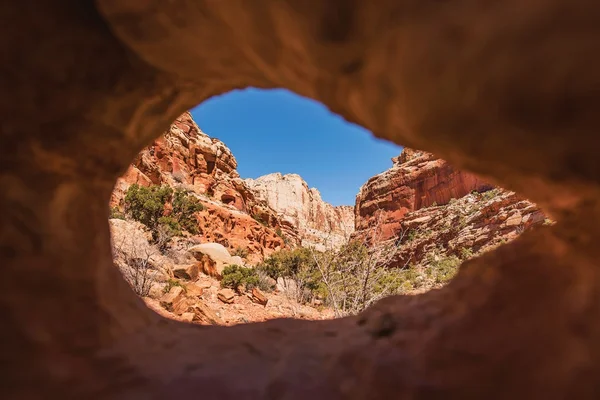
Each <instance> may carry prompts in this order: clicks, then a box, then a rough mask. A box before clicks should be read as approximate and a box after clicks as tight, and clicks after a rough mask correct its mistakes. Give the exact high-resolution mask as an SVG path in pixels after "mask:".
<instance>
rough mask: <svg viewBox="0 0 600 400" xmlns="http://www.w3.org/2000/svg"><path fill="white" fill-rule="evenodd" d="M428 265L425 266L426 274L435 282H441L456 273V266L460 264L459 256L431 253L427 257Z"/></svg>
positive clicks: (444, 281)
mask: <svg viewBox="0 0 600 400" xmlns="http://www.w3.org/2000/svg"><path fill="white" fill-rule="evenodd" d="M427 261H428V264H429V267H428V268H427V276H428V277H429V278H430V279H432V280H433V282H434V283H436V284H443V283H446V282H448V281H450V279H452V278H453V277H454V275H456V273H457V272H458V267H459V266H460V264H461V260H460V258H458V257H457V256H455V255H451V256H447V255H439V254H436V253H432V254H431V255H430V256H429V257H428V259H427Z"/></svg>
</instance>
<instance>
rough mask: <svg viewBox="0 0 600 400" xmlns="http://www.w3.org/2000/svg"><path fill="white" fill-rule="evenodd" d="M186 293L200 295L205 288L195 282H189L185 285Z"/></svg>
mask: <svg viewBox="0 0 600 400" xmlns="http://www.w3.org/2000/svg"><path fill="white" fill-rule="evenodd" d="M185 290H186V294H187V296H188V297H192V298H194V297H196V298H197V297H200V296H202V293H203V292H204V289H203V288H201V287H200V286H199V285H197V284H195V283H188V284H187V285H185Z"/></svg>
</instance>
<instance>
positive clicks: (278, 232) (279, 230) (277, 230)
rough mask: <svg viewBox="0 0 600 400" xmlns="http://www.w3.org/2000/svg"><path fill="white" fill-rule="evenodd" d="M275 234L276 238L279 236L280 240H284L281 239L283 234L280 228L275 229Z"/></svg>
mask: <svg viewBox="0 0 600 400" xmlns="http://www.w3.org/2000/svg"><path fill="white" fill-rule="evenodd" d="M275 234H276V235H277V236H279V237H280V238H282V239H285V238H284V237H283V232H282V231H281V228H279V227H277V229H275Z"/></svg>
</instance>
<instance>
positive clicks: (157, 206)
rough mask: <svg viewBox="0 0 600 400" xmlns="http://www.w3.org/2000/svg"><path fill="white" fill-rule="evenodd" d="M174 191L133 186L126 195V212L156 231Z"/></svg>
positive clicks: (165, 188) (166, 188)
mask: <svg viewBox="0 0 600 400" xmlns="http://www.w3.org/2000/svg"><path fill="white" fill-rule="evenodd" d="M172 195H173V189H171V188H170V187H168V186H158V185H157V186H150V187H145V186H140V185H138V184H133V185H131V186H130V187H129V189H128V190H127V194H126V195H125V212H126V213H127V214H128V215H129V216H130V217H131V218H133V219H134V220H136V221H139V222H141V223H142V224H144V225H146V226H147V227H148V228H150V229H151V230H154V229H156V227H157V225H158V223H159V219H160V218H161V217H162V216H163V212H164V208H165V204H166V203H167V201H169V200H170V199H171V196H172Z"/></svg>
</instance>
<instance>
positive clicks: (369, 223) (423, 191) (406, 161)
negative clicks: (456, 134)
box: [355, 148, 493, 240]
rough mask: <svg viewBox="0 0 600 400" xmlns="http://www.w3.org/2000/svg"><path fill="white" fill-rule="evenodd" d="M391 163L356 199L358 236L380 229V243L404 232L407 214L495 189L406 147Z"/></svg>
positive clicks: (429, 155)
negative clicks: (473, 193)
mask: <svg viewBox="0 0 600 400" xmlns="http://www.w3.org/2000/svg"><path fill="white" fill-rule="evenodd" d="M392 161H393V162H394V165H393V166H392V168H390V169H388V170H387V171H385V172H383V173H381V174H379V175H375V176H374V177H372V178H371V179H369V180H368V181H367V183H365V184H364V185H363V186H362V187H361V188H360V191H359V193H358V195H357V196H356V206H355V214H356V230H357V235H358V236H360V235H361V232H365V231H369V230H372V229H374V228H375V226H377V232H378V240H387V239H391V238H393V237H395V236H397V235H398V233H399V232H400V231H401V229H402V220H403V218H404V215H405V214H406V213H408V212H411V211H416V210H419V209H421V208H425V207H429V206H431V205H433V204H435V205H444V204H447V203H448V202H449V201H450V200H451V199H457V198H460V197H463V196H465V195H466V194H468V193H470V192H472V191H476V192H479V191H484V190H489V189H491V188H492V187H493V186H492V185H490V184H489V183H487V182H485V181H484V180H482V179H480V178H478V177H477V176H475V175H473V174H471V173H468V172H465V171H459V170H457V169H455V168H454V167H452V166H451V165H450V164H449V163H448V162H447V161H444V160H441V159H439V158H437V157H435V156H434V155H433V154H431V153H427V152H424V151H417V150H412V149H408V148H405V149H404V150H403V151H402V153H401V154H400V156H399V157H396V158H394V159H393V160H392Z"/></svg>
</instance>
